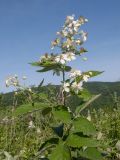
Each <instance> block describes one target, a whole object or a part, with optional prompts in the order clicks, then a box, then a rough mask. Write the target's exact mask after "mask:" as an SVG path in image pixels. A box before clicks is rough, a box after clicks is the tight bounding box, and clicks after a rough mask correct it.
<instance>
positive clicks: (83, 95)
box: [78, 89, 92, 101]
mask: <svg viewBox="0 0 120 160" xmlns="http://www.w3.org/2000/svg"><path fill="white" fill-rule="evenodd" d="M78 96H79V97H80V98H83V100H84V101H88V100H89V99H90V98H91V97H92V95H91V93H90V92H89V91H88V90H87V89H83V90H82V91H81V92H80V94H79V95H78Z"/></svg>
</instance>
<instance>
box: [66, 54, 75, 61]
mask: <svg viewBox="0 0 120 160" xmlns="http://www.w3.org/2000/svg"><path fill="white" fill-rule="evenodd" d="M65 58H66V61H69V62H70V61H72V60H75V59H76V57H75V54H74V53H72V52H67V53H66V57H65Z"/></svg>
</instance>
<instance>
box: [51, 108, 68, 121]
mask: <svg viewBox="0 0 120 160" xmlns="http://www.w3.org/2000/svg"><path fill="white" fill-rule="evenodd" d="M53 115H54V118H55V119H56V120H59V121H61V122H63V123H69V122H70V121H71V115H70V113H69V112H68V111H67V110H65V109H64V108H63V107H62V106H61V108H60V107H59V108H57V109H54V110H53Z"/></svg>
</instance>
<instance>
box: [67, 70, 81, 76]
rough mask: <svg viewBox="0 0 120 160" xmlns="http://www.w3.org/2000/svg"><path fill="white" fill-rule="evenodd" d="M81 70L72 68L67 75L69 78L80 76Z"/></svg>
mask: <svg viewBox="0 0 120 160" xmlns="http://www.w3.org/2000/svg"><path fill="white" fill-rule="evenodd" d="M81 74H82V73H81V71H80V70H72V71H71V72H70V75H69V77H70V78H76V77H77V76H81Z"/></svg>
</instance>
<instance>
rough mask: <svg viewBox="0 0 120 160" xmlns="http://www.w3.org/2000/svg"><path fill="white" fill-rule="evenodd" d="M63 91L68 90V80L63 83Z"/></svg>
mask: <svg viewBox="0 0 120 160" xmlns="http://www.w3.org/2000/svg"><path fill="white" fill-rule="evenodd" d="M63 91H65V92H70V84H69V83H68V82H66V83H64V84H63Z"/></svg>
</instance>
